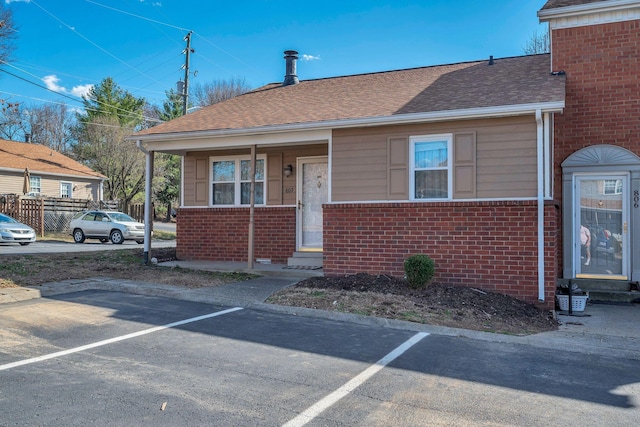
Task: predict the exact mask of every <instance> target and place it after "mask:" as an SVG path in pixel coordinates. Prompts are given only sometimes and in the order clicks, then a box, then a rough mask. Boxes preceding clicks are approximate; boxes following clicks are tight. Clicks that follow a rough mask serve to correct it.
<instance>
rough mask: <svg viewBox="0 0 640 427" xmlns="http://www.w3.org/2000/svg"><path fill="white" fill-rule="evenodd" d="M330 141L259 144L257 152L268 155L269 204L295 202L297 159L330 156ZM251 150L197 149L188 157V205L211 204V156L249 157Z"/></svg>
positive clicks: (186, 200) (266, 177)
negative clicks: (288, 170) (289, 171)
mask: <svg viewBox="0 0 640 427" xmlns="http://www.w3.org/2000/svg"><path fill="white" fill-rule="evenodd" d="M327 153H328V145H327V144H312V145H296V146H289V147H258V149H257V150H256V154H257V155H266V157H267V163H266V171H265V174H266V176H265V180H266V183H267V194H266V196H267V200H266V204H267V206H281V205H295V204H296V203H297V200H296V182H297V180H296V173H297V171H296V159H297V158H298V157H313V156H326V155H327ZM248 155H249V150H248V149H244V150H242V149H234V150H215V151H213V150H212V151H193V152H188V153H187V154H186V156H185V158H184V185H183V191H184V195H183V197H184V206H200V207H203V206H209V204H210V200H209V198H210V193H211V192H210V188H209V185H210V177H211V171H210V170H209V168H210V159H211V158H212V157H227V156H231V157H233V156H237V157H246V156H248ZM289 164H290V165H292V167H293V173H292V174H291V175H290V176H288V177H285V176H284V171H283V169H284V167H285V166H287V165H289Z"/></svg>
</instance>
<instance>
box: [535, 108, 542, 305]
mask: <svg viewBox="0 0 640 427" xmlns="http://www.w3.org/2000/svg"><path fill="white" fill-rule="evenodd" d="M536 125H537V132H536V137H537V140H536V141H537V142H536V152H537V157H538V158H537V165H538V171H537V177H538V301H539V302H544V164H543V162H544V123H543V121H542V111H541V110H539V109H538V110H536Z"/></svg>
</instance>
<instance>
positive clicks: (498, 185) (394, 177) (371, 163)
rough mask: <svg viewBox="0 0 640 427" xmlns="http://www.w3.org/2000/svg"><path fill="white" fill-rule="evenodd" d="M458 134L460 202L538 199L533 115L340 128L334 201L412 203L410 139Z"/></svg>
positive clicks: (334, 162) (335, 154) (456, 182)
mask: <svg viewBox="0 0 640 427" xmlns="http://www.w3.org/2000/svg"><path fill="white" fill-rule="evenodd" d="M433 134H452V135H453V153H452V154H453V165H452V173H453V197H454V199H476V198H477V199H493V198H498V199H499V198H517V197H535V195H536V123H535V118H534V117H533V116H520V117H509V118H501V119H487V120H466V121H459V122H445V123H433V124H422V125H406V126H383V127H371V128H358V129H339V130H335V131H334V133H333V144H332V154H333V159H332V170H331V174H332V201H334V202H352V201H380V200H409V173H410V170H411V169H410V165H409V138H410V137H411V136H418V135H433Z"/></svg>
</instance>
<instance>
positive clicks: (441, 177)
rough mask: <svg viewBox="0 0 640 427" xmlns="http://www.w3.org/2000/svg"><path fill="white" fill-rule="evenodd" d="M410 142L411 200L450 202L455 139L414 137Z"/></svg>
mask: <svg viewBox="0 0 640 427" xmlns="http://www.w3.org/2000/svg"><path fill="white" fill-rule="evenodd" d="M409 141H410V147H411V148H410V150H411V151H410V165H411V176H410V179H409V189H410V192H411V193H410V197H411V200H434V199H436V200H441V199H444V200H447V199H450V198H451V187H452V182H451V181H452V175H451V166H452V163H453V162H452V160H451V154H452V151H451V147H452V141H453V136H452V135H451V134H447V135H423V136H412V137H411V138H409Z"/></svg>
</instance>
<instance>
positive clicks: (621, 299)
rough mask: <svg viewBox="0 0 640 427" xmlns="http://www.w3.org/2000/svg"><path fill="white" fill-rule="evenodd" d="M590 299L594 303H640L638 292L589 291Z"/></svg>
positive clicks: (639, 293)
mask: <svg viewBox="0 0 640 427" xmlns="http://www.w3.org/2000/svg"><path fill="white" fill-rule="evenodd" d="M589 299H590V300H591V301H593V302H616V303H640V292H638V291H606V290H605V291H603V290H594V291H589Z"/></svg>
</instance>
